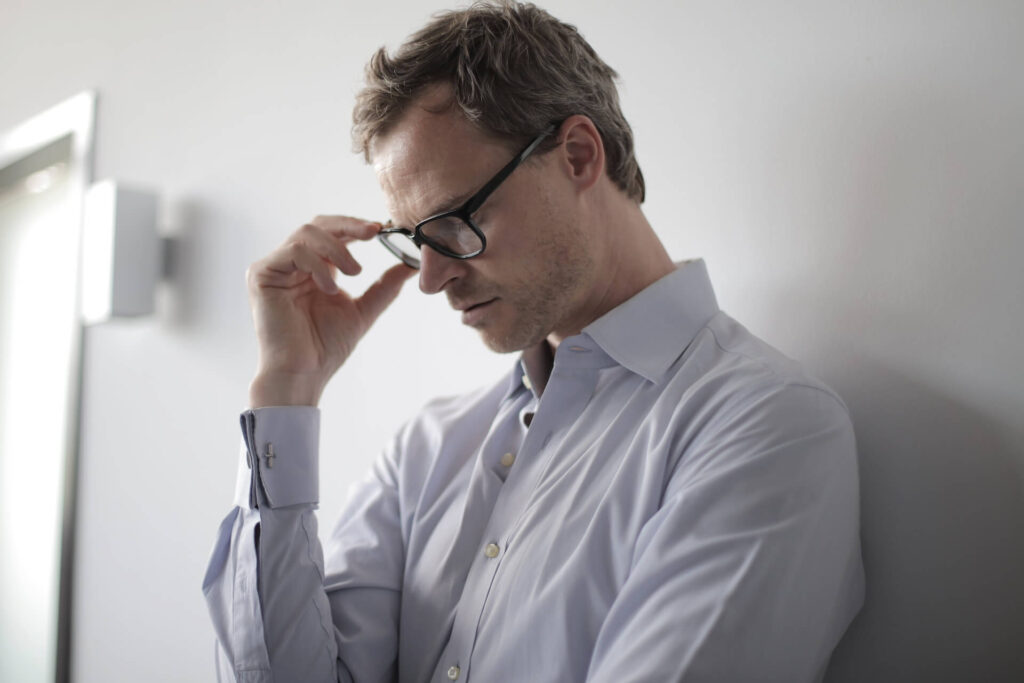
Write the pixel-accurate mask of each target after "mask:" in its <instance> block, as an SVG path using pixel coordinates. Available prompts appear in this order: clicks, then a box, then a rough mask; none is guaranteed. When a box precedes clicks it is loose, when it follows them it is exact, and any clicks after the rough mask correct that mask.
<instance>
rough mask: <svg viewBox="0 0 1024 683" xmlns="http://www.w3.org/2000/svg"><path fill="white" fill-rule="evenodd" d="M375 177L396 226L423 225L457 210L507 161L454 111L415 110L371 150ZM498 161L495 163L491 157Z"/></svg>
mask: <svg viewBox="0 0 1024 683" xmlns="http://www.w3.org/2000/svg"><path fill="white" fill-rule="evenodd" d="M371 151H372V155H371V160H372V162H373V168H374V171H375V172H376V174H377V179H378V181H379V182H380V185H381V189H383V190H384V193H385V195H386V196H387V200H388V210H389V211H390V212H391V215H392V218H393V219H394V220H396V221H401V222H411V221H414V220H422V219H423V218H426V217H428V216H430V215H432V214H433V213H438V212H440V211H445V210H448V209H451V208H454V206H457V205H458V204H459V203H461V202H460V200H464V199H466V198H468V197H469V196H470V195H471V194H472V193H473V192H475V191H476V190H478V189H479V187H477V185H480V184H481V183H483V182H485V181H486V179H487V178H485V177H482V175H483V174H484V173H486V172H487V171H488V169H491V167H493V166H494V165H495V163H498V164H499V165H500V163H501V161H500V160H501V159H502V158H503V157H504V155H505V151H504V149H503V146H502V145H501V144H500V143H497V142H496V141H495V140H493V139H492V138H488V136H486V135H485V134H483V133H482V132H481V131H480V130H479V129H477V128H476V127H475V126H473V124H471V123H470V122H469V121H467V120H466V119H465V117H464V116H463V115H462V113H461V112H460V111H459V110H458V109H457V108H456V109H455V110H454V111H452V110H448V111H443V112H431V111H428V110H426V109H423V108H411V109H410V110H409V111H408V112H406V113H405V114H404V115H403V116H402V118H401V119H399V121H398V122H397V123H396V124H395V125H394V126H393V127H391V128H390V129H389V130H388V131H387V132H386V133H384V134H382V135H381V136H379V137H378V138H377V139H376V140H374V143H373V145H372V147H371ZM492 156H493V157H495V160H497V161H495V160H492V159H491V157H492Z"/></svg>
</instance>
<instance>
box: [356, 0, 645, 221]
mask: <svg viewBox="0 0 1024 683" xmlns="http://www.w3.org/2000/svg"><path fill="white" fill-rule="evenodd" d="M617 76H618V74H616V73H615V71H614V70H613V69H612V68H611V67H610V66H608V65H607V64H605V63H604V61H602V60H601V58H600V57H598V56H597V53H596V52H594V49H593V48H592V47H590V45H589V44H588V43H587V41H586V40H584V39H583V36H581V35H580V34H579V32H578V31H577V30H576V27H574V26H571V25H569V24H566V23H563V22H561V21H559V20H557V19H555V18H554V17H552V16H551V15H550V14H548V13H547V12H545V11H544V10H542V9H540V8H538V7H536V6H534V5H532V4H520V3H517V2H504V1H502V2H478V3H475V4H473V5H471V6H470V7H468V8H466V9H462V10H454V11H448V12H442V13H440V14H436V15H434V19H433V21H431V22H430V23H429V24H427V25H426V26H424V27H423V28H422V29H420V30H419V31H418V32H416V33H414V34H413V35H412V36H410V37H409V39H408V40H406V42H405V43H404V44H403V45H402V46H401V47H399V48H398V50H397V51H396V52H395V54H394V55H393V56H392V55H389V54H388V52H387V50H386V49H385V48H383V47H382V48H380V49H379V50H378V51H377V52H376V53H375V54H374V55H373V57H372V58H371V59H370V62H369V64H367V66H366V87H364V88H363V90H362V91H361V92H360V93H359V95H358V96H357V98H356V106H355V110H354V111H353V113H352V122H353V125H352V140H353V146H354V148H355V151H356V152H360V153H362V154H363V156H364V157H365V158H366V159H367V160H369V158H370V144H371V143H372V141H373V139H374V138H375V137H376V136H378V135H381V134H383V133H385V132H386V131H387V129H388V128H389V127H390V126H391V125H392V124H394V123H395V122H396V121H397V120H398V118H399V117H400V116H401V115H402V113H403V112H404V111H405V109H406V107H407V106H408V104H409V103H410V102H411V101H413V100H414V99H415V98H416V97H417V96H418V95H419V94H420V93H421V92H422V90H423V88H424V87H426V86H428V85H432V84H436V83H448V84H450V85H451V87H452V92H453V98H454V104H456V105H457V106H458V107H459V109H461V110H462V112H463V114H465V116H466V118H467V119H469V120H470V121H471V122H473V123H475V124H476V125H478V126H479V127H480V128H481V129H482V130H484V131H485V132H487V133H489V134H491V135H494V136H495V137H497V138H499V139H507V140H509V141H521V140H525V139H529V138H532V137H533V136H535V135H537V133H539V132H540V131H542V130H544V128H546V127H547V126H548V125H550V124H552V123H561V122H562V121H563V120H565V119H566V118H568V117H569V116H572V115H573V114H582V115H584V116H587V117H589V118H590V120H591V121H593V123H594V125H595V126H596V127H597V130H598V132H599V133H600V134H601V139H602V141H603V143H604V147H605V159H606V170H607V172H608V177H609V178H611V180H612V181H613V182H614V183H615V184H616V185H617V186H618V187H619V188H621V189H622V190H623V192H625V193H626V194H627V195H628V196H629V197H630V198H631V199H633V200H635V201H637V202H642V201H643V200H644V177H643V174H642V173H641V172H640V167H639V165H638V164H637V161H636V157H635V155H634V153H633V131H632V130H631V129H630V127H629V124H628V123H627V122H626V119H625V117H623V115H622V111H621V109H620V108H619V96H618V92H617V90H616V88H615V78H617Z"/></svg>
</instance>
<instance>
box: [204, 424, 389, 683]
mask: <svg viewBox="0 0 1024 683" xmlns="http://www.w3.org/2000/svg"><path fill="white" fill-rule="evenodd" d="M242 422H243V432H244V434H245V438H244V440H245V448H244V452H243V462H242V464H241V467H240V475H239V482H238V486H237V490H236V500H235V503H236V507H235V508H234V510H232V512H231V513H230V514H229V515H228V516H227V518H226V519H225V520H224V522H223V523H222V524H221V528H220V532H219V534H218V539H217V543H216V546H215V549H214V552H213V554H212V556H211V559H210V564H209V568H208V570H207V574H206V578H205V580H204V582H203V593H204V596H205V598H206V601H207V605H208V608H209V611H210V615H211V617H212V620H213V624H214V629H215V631H216V633H217V638H218V642H219V644H220V645H219V648H218V660H219V661H218V670H219V672H220V673H219V679H220V680H222V681H224V680H226V681H239V682H242V683H262V682H263V681H268V682H269V681H304V682H309V683H321V682H322V683H328V682H330V683H334V682H335V681H390V680H393V678H394V673H395V665H396V657H397V643H398V608H399V597H400V588H401V577H402V569H403V557H404V550H403V541H402V536H401V530H400V525H399V510H398V490H397V479H396V477H395V473H394V469H393V468H394V463H393V460H392V459H391V458H389V457H387V456H388V453H385V457H382V458H379V459H378V461H377V463H376V464H375V466H374V468H373V471H372V473H371V475H370V476H369V477H368V478H367V479H366V480H364V481H363V482H362V483H361V484H360V486H358V487H357V488H356V489H355V490H354V493H353V496H352V497H351V499H350V501H349V502H348V504H347V506H346V511H345V512H344V513H343V517H358V519H356V520H354V523H353V524H349V525H348V526H347V527H346V528H347V529H349V531H348V532H346V533H345V534H343V535H342V536H341V537H339V538H336V539H334V540H335V542H337V543H339V544H341V545H342V546H343V547H344V548H345V550H346V551H349V552H355V553H358V552H359V549H360V548H363V547H367V546H372V550H373V552H372V553H359V554H361V555H362V556H363V557H364V565H365V566H360V567H350V568H349V571H346V572H344V574H343V575H340V576H335V577H327V579H326V582H325V575H324V558H323V551H322V547H321V544H320V541H319V539H318V535H317V519H316V514H315V507H316V499H317V485H316V480H317V435H318V427H319V412H318V411H317V410H316V409H315V408H311V407H291V406H289V407H277V408H266V409H261V410H254V411H247V412H246V413H244V414H243V416H242ZM271 444H273V453H274V457H273V458H272V459H270V458H269V457H268V454H269V453H270V452H271V451H270V446H271ZM252 456H257V457H252ZM271 462H272V463H273V464H271ZM250 465H251V466H250ZM325 583H326V585H325ZM335 584H337V585H335ZM332 612H333V614H332Z"/></svg>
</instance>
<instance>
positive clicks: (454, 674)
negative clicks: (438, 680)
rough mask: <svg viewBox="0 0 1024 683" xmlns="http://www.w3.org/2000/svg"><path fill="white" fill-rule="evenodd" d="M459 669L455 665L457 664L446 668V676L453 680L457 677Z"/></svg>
mask: <svg viewBox="0 0 1024 683" xmlns="http://www.w3.org/2000/svg"><path fill="white" fill-rule="evenodd" d="M461 671H462V670H461V669H459V667H457V666H453V667H450V668H449V669H448V678H450V679H451V680H453V681H454V680H455V679H456V678H458V677H459V674H460V673H461Z"/></svg>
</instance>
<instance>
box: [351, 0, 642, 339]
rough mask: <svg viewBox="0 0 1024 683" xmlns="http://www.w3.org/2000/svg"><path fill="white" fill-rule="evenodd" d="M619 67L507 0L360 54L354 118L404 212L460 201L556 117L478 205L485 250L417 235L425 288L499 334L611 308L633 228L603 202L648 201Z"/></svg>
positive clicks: (527, 335)
mask: <svg viewBox="0 0 1024 683" xmlns="http://www.w3.org/2000/svg"><path fill="white" fill-rule="evenodd" d="M614 76H615V73H614V72H613V71H612V70H611V69H610V68H609V67H608V66H607V65H605V64H604V63H603V62H602V61H601V60H600V59H599V58H598V57H597V55H596V54H595V53H594V52H593V50H592V49H591V48H590V46H589V45H587V44H586V42H585V41H584V40H583V39H582V37H580V36H579V34H578V33H577V32H576V30H575V29H574V28H572V27H571V26H568V25H566V24H562V23H560V22H558V21H557V20H555V19H553V18H552V17H550V15H548V14H547V13H545V12H543V11H542V10H539V9H537V8H536V7H533V6H530V5H515V4H507V3H503V4H478V5H474V6H473V7H471V8H469V9H467V10H462V11H459V12H449V13H445V14H443V15H440V16H439V17H438V18H437V19H435V21H433V22H432V23H431V24H430V25H428V26H427V27H426V28H424V29H423V30H421V31H420V32H419V33H417V34H415V35H414V36H413V37H412V38H410V40H409V41H407V42H406V44H405V45H404V46H402V47H401V48H400V49H399V50H398V52H397V54H396V55H395V56H394V57H389V56H388V55H387V54H386V53H385V52H384V51H383V50H382V51H380V52H378V53H377V55H376V56H375V57H374V58H373V60H372V61H371V63H370V65H369V67H368V86H367V87H366V89H365V90H364V91H363V92H362V94H361V95H360V96H359V99H358V103H357V106H356V109H355V113H354V120H355V125H354V133H353V134H354V138H355V140H356V146H357V149H359V150H361V151H362V152H363V153H364V154H365V156H366V158H367V159H368V160H370V161H372V163H373V165H374V167H375V169H376V171H377V175H378V179H379V180H380V183H381V187H382V188H383V189H384V193H385V196H386V198H387V201H388V211H389V213H390V216H391V217H392V219H393V221H394V222H395V223H396V224H397V225H398V226H400V227H404V228H411V227H412V226H414V225H415V224H417V223H418V222H420V221H422V220H424V219H426V218H428V217H429V216H432V215H435V214H437V213H440V212H443V211H449V210H452V209H455V208H457V207H459V206H460V205H461V204H462V203H463V202H464V201H465V200H466V199H468V198H469V197H470V196H472V195H473V194H474V193H476V192H477V191H478V190H480V188H481V187H482V186H484V185H485V184H486V183H487V182H488V180H489V179H491V178H492V177H493V176H494V175H495V174H496V173H497V172H498V171H499V170H500V169H502V168H503V167H504V166H505V165H506V164H508V163H509V161H510V160H511V159H512V158H515V156H516V154H517V153H518V152H519V151H521V150H522V149H524V146H525V145H527V143H528V142H529V141H530V140H531V139H535V138H537V137H538V135H539V134H541V133H543V132H544V131H545V130H547V129H551V130H552V131H553V132H552V133H551V135H550V136H549V137H545V138H544V139H543V141H542V143H541V144H540V145H539V146H538V147H537V148H536V150H535V151H534V152H533V153H532V154H531V156H530V157H529V158H528V159H527V160H526V161H525V162H523V163H522V164H520V165H519V166H518V167H517V168H516V170H515V171H513V172H512V173H511V175H509V176H508V177H507V178H506V179H505V180H504V181H503V182H502V183H501V185H500V186H499V187H498V188H497V189H496V190H495V191H494V192H493V193H492V194H491V195H490V196H489V197H488V198H487V200H486V201H485V202H484V204H483V205H481V206H480V208H479V209H478V210H477V211H476V213H474V214H473V216H474V222H475V223H476V224H478V225H479V226H480V228H481V230H482V232H483V233H485V234H486V240H487V246H486V249H485V250H484V252H483V253H481V254H480V255H479V256H475V257H474V258H472V259H469V260H460V259H457V258H451V257H450V256H443V255H441V253H439V252H437V251H435V250H433V249H431V248H428V247H424V248H422V249H421V250H420V259H421V269H420V288H421V289H422V290H423V291H425V292H428V293H436V292H442V291H443V292H445V294H446V295H447V296H448V299H449V301H450V302H451V304H452V306H453V307H455V308H456V309H459V310H463V311H464V313H463V322H464V323H466V324H468V325H470V326H472V327H475V328H476V329H478V330H479V331H480V333H481V335H482V336H483V339H484V341H485V342H486V343H487V345H488V346H490V347H491V348H492V349H494V350H497V351H515V350H520V349H524V348H527V347H529V346H532V345H534V344H536V343H538V342H539V341H541V340H542V339H544V338H545V337H548V338H549V339H559V338H562V337H564V336H567V335H568V334H573V333H575V332H578V331H579V330H580V329H581V328H582V327H583V326H584V325H586V324H587V323H589V322H590V321H592V320H593V319H594V318H595V317H597V315H600V314H601V313H603V312H604V311H605V310H607V306H605V304H606V303H607V302H608V299H609V290H610V289H611V286H610V284H609V279H610V278H611V276H612V274H613V271H614V268H613V269H611V271H610V270H609V266H610V265H611V263H612V261H613V260H614V259H616V258H617V257H619V256H620V255H621V251H622V250H621V249H619V248H618V247H621V246H622V244H624V243H625V241H626V240H627V239H628V237H627V235H631V234H632V233H631V232H630V230H629V229H628V228H629V226H627V225H625V223H627V222H628V221H624V220H618V219H621V218H623V215H622V214H621V213H617V212H616V211H613V210H610V208H611V207H613V206H614V207H618V208H620V209H621V207H626V211H625V213H628V212H633V213H635V214H636V215H637V216H641V214H640V212H639V203H640V201H641V200H642V199H643V192H644V189H643V178H642V176H641V175H640V171H639V168H638V167H637V165H636V161H635V159H634V157H633V151H632V146H633V143H632V135H631V132H630V129H629V126H628V125H627V124H626V122H625V120H624V119H623V117H622V114H621V112H620V111H619V106H618V101H617V94H616V91H615V86H614V83H613V81H612V79H613V77H614ZM613 154H614V155H615V156H614V159H613V157H612V155H613ZM641 218H642V216H641ZM644 224H645V225H646V222H645V221H644ZM613 227H614V228H615V229H612V228H613ZM648 229H649V226H648ZM652 235H653V233H652ZM467 309H468V310H467Z"/></svg>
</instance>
